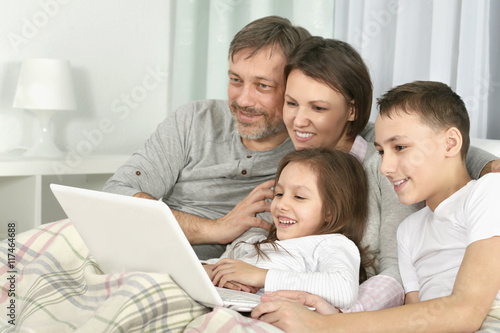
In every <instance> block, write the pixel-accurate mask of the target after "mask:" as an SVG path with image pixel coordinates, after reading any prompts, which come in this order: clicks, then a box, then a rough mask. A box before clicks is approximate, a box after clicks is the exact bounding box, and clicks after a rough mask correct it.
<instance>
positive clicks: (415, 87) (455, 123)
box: [377, 81, 470, 160]
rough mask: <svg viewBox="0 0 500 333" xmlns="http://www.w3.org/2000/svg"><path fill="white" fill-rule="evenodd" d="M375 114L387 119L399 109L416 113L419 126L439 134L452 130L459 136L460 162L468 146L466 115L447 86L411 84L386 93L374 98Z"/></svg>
mask: <svg viewBox="0 0 500 333" xmlns="http://www.w3.org/2000/svg"><path fill="white" fill-rule="evenodd" d="M377 103H378V107H379V114H380V115H384V116H387V117H389V118H390V117H391V115H392V114H394V113H397V112H399V110H402V111H404V112H406V113H407V114H417V115H418V116H419V117H420V120H421V121H422V123H423V124H425V125H427V126H429V127H430V128H432V129H434V130H436V131H441V130H447V129H449V128H451V127H456V128H457V129H458V130H459V131H460V133H461V134H462V141H463V142H462V149H461V151H460V153H461V156H462V159H464V160H465V156H466V155H467V151H468V149H469V145H470V138H469V129H470V122H469V114H468V113H467V108H466V107H465V103H464V102H463V100H462V98H460V96H459V95H458V94H456V93H455V92H454V91H453V90H452V89H451V88H450V87H449V86H448V85H446V84H444V83H442V82H435V81H415V82H411V83H406V84H403V85H400V86H397V87H395V88H392V89H391V90H389V91H387V92H386V93H385V94H384V95H382V96H381V97H380V98H378V99H377Z"/></svg>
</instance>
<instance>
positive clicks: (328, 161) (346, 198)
mask: <svg viewBox="0 0 500 333" xmlns="http://www.w3.org/2000/svg"><path fill="white" fill-rule="evenodd" d="M290 163H300V164H303V165H307V166H308V167H309V168H310V170H311V172H314V173H315V174H316V177H317V186H318V189H319V192H320V195H321V197H322V198H323V215H324V218H325V224H324V225H323V226H322V227H321V228H320V230H318V233H317V234H318V235H324V234H334V233H340V234H343V235H345V236H346V237H348V238H349V239H350V240H352V241H353V242H354V243H355V244H356V246H357V247H358V249H359V251H360V253H361V267H360V282H362V281H364V280H366V278H367V273H366V269H367V268H371V269H373V268H374V260H373V258H372V256H371V255H370V254H369V252H368V248H367V247H366V248H363V247H361V240H362V239H363V235H364V231H365V225H366V219H367V216H368V182H367V179H366V175H365V171H364V169H363V166H362V165H361V163H360V162H359V161H358V160H357V159H356V158H355V157H354V156H352V155H350V154H348V153H345V152H342V151H340V150H331V149H326V148H317V149H301V150H297V151H293V152H291V153H289V154H287V155H286V156H285V157H283V159H282V160H281V161H280V164H279V165H278V169H277V171H276V177H275V185H276V183H277V182H278V180H279V178H280V175H281V173H282V171H283V169H284V168H285V167H286V166H287V165H288V164H290ZM327 215H329V216H331V218H330V219H328V220H327V218H326V217H327ZM277 240H278V238H277V235H276V227H275V226H274V225H273V227H272V228H271V231H270V232H269V235H268V237H267V239H265V240H263V241H261V242H258V243H256V244H255V248H256V250H257V254H258V255H259V256H265V254H264V253H263V252H262V250H261V249H260V246H261V245H262V244H271V245H272V246H273V247H274V248H275V249H278V245H277V244H276V241H277Z"/></svg>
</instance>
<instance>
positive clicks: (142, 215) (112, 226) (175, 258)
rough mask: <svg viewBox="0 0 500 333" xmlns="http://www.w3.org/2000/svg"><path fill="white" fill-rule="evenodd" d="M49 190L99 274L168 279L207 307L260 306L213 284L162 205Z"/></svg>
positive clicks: (67, 189) (77, 191)
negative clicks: (158, 275)
mask: <svg viewBox="0 0 500 333" xmlns="http://www.w3.org/2000/svg"><path fill="white" fill-rule="evenodd" d="M50 188H51V189H52V192H53V193H54V195H55V197H56V198H57V200H58V201H59V204H60V205H61V207H62V208H63V210H64V212H65V213H66V215H67V216H68V218H69V219H70V220H71V222H72V223H73V224H74V226H75V228H76V230H77V231H78V233H79V234H80V236H81V237H82V239H83V240H84V241H85V244H86V245H87V247H88V248H89V250H90V253H91V254H92V255H93V256H94V258H95V260H96V261H97V263H98V264H99V266H100V268H101V270H102V271H103V272H104V273H117V272H129V271H142V272H154V273H165V274H169V275H170V277H171V278H172V279H173V280H174V281H175V282H176V283H177V284H178V285H179V286H180V287H181V288H182V289H184V290H185V291H186V293H187V294H188V295H189V296H191V297H192V298H193V299H195V300H196V301H198V302H199V303H201V304H203V305H205V306H209V307H215V306H225V307H228V308H231V309H233V310H236V311H240V312H249V311H252V309H253V308H254V307H255V306H256V305H257V304H259V303H260V296H258V295H255V294H251V293H246V292H243V291H235V290H229V289H222V288H217V287H215V286H214V285H213V284H212V281H210V278H209V277H208V275H207V273H206V272H205V270H204V268H203V267H202V265H201V263H200V261H199V260H198V257H197V256H196V254H195V252H194V250H193V248H192V247H191V245H190V244H189V241H188V240H187V238H186V236H185V235H184V233H183V232H182V229H181V227H180V226H179V224H178V223H177V220H176V219H175V217H174V215H173V214H172V212H171V211H170V208H168V206H167V205H166V204H165V203H164V202H162V201H156V200H148V199H140V198H134V197H129V196H124V195H118V194H111V193H106V192H100V191H92V190H86V189H81V188H76V187H69V186H63V185H56V184H51V185H50ZM227 297H229V299H227Z"/></svg>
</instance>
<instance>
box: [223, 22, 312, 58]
mask: <svg viewBox="0 0 500 333" xmlns="http://www.w3.org/2000/svg"><path fill="white" fill-rule="evenodd" d="M310 36H311V34H310V33H309V32H308V31H307V30H306V29H304V28H302V27H298V26H293V25H292V23H291V22H290V21H289V20H288V19H286V18H283V17H279V16H266V17H263V18H260V19H257V20H255V21H252V22H250V23H249V24H247V25H246V26H245V27H244V28H243V29H241V30H240V31H239V32H238V33H237V34H236V35H235V36H234V38H233V40H232V41H231V44H230V45H229V59H230V60H232V59H233V57H234V55H235V54H236V53H237V52H238V51H241V50H243V49H250V50H252V52H251V53H250V55H249V57H252V56H253V55H255V54H256V53H258V52H259V51H261V50H262V49H265V48H267V47H268V46H270V47H271V51H274V50H276V48H278V50H280V51H281V52H282V53H283V55H284V56H285V59H286V60H287V61H288V59H289V58H290V55H291V54H292V52H293V50H294V49H295V47H296V46H297V45H298V44H299V43H300V42H301V41H302V40H304V39H306V38H308V37H310Z"/></svg>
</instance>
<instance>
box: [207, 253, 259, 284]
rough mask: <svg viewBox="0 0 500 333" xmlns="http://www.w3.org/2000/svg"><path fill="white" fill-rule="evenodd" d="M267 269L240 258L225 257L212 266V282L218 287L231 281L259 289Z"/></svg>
mask: <svg viewBox="0 0 500 333" xmlns="http://www.w3.org/2000/svg"><path fill="white" fill-rule="evenodd" d="M267 271H268V270H267V269H263V268H259V267H256V266H253V265H250V264H247V263H246V262H244V261H241V260H235V259H228V258H226V259H222V260H220V261H219V262H218V263H216V264H215V265H214V267H213V268H212V282H213V283H214V285H216V286H219V287H225V286H226V284H228V283H232V284H235V285H244V286H247V287H248V286H251V287H254V288H258V289H260V288H263V287H264V284H265V281H266V275H267ZM231 289H233V288H231Z"/></svg>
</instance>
